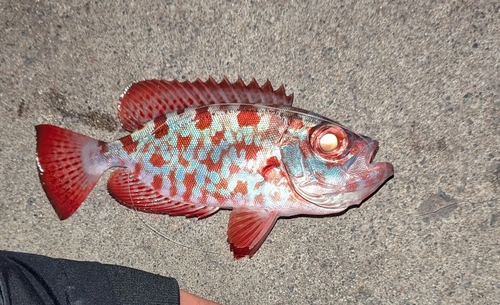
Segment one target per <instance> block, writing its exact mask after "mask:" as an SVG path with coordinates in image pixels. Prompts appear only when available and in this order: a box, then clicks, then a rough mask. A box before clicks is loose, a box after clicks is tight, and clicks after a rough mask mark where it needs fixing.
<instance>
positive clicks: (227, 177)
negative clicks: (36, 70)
mask: <svg viewBox="0 0 500 305" xmlns="http://www.w3.org/2000/svg"><path fill="white" fill-rule="evenodd" d="M292 99H293V96H292V95H289V96H287V95H286V94H285V90H284V87H283V86H281V87H280V88H279V89H278V90H274V89H273V88H272V86H271V84H270V83H269V81H267V82H266V83H265V84H264V85H263V86H259V85H258V84H257V82H256V81H255V80H252V82H250V83H249V84H248V85H246V84H245V83H244V82H243V81H242V80H241V79H238V81H236V82H235V83H230V82H229V81H228V80H227V79H226V78H224V79H223V80H222V81H221V82H220V83H217V82H216V81H214V80H213V79H212V78H209V79H208V80H207V81H206V82H203V81H200V80H197V81H194V82H189V81H184V82H178V81H176V80H174V81H165V80H147V81H142V82H138V83H135V84H133V85H132V86H131V87H130V88H128V90H127V91H126V92H125V94H124V95H123V96H122V98H121V100H120V104H119V107H118V112H119V113H118V115H119V118H120V121H121V123H122V125H123V127H124V128H125V129H126V130H128V131H130V132H132V133H131V134H130V135H127V136H125V137H123V138H121V139H118V140H116V141H113V142H109V143H106V142H102V141H99V140H95V139H92V138H90V137H87V136H85V135H81V134H78V133H74V132H72V131H69V130H66V129H62V128H59V127H56V126H52V125H38V126H36V133H37V162H38V170H39V174H40V180H41V182H42V185H43V188H44V190H45V193H46V194H47V197H48V199H49V200H50V202H51V203H52V205H53V207H54V209H55V210H56V212H57V214H58V215H59V218H60V219H66V218H68V217H69V216H71V214H73V213H74V212H75V211H76V210H77V209H78V207H79V206H80V205H81V204H82V202H83V201H84V200H85V198H86V197H87V196H88V194H89V193H90V191H91V190H92V188H93V187H94V186H95V184H96V183H97V181H98V180H99V178H100V177H101V175H102V174H103V173H104V171H106V170H107V169H109V168H112V167H118V168H119V169H117V170H115V171H114V172H113V173H112V174H111V177H110V178H109V181H108V190H109V193H110V194H111V195H112V196H113V197H114V198H115V199H116V200H117V201H118V202H120V203H121V204H123V205H125V206H127V207H130V208H133V209H137V210H141V211H145V212H150V213H160V214H168V215H184V216H186V217H198V218H203V217H206V216H209V215H211V214H213V213H215V212H217V211H218V210H219V209H232V211H231V214H230V217H229V228H228V242H229V243H230V245H231V250H232V251H233V253H234V256H235V257H236V258H240V257H243V256H250V257H251V256H252V255H253V254H255V252H256V251H257V250H258V249H259V247H260V246H261V245H262V243H263V242H264V240H265V238H266V237H267V235H268V234H269V232H270V231H271V230H272V228H273V226H274V224H275V222H276V220H277V219H278V217H282V216H293V215H301V214H302V215H326V214H334V213H338V212H341V211H343V210H345V209H346V208H347V207H349V206H352V205H357V204H359V203H360V202H361V201H362V200H363V199H365V198H366V197H367V196H369V195H370V194H371V193H373V192H374V191H375V190H376V189H377V188H378V187H379V186H380V185H381V184H382V183H383V182H384V181H385V180H386V179H388V178H389V177H390V176H392V175H393V167H392V165H391V164H390V163H386V162H380V163H373V162H372V158H373V156H374V154H375V152H376V150H377V146H378V144H377V142H376V141H373V140H372V139H370V138H368V137H365V136H361V135H357V134H355V133H353V132H352V131H350V130H349V129H347V128H346V127H344V126H342V125H341V124H339V123H337V122H335V121H332V120H330V119H328V118H325V117H322V116H320V115H318V114H314V113H311V112H308V111H305V110H302V109H298V108H294V107H292V106H291V104H292Z"/></svg>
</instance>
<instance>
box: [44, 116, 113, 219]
mask: <svg viewBox="0 0 500 305" xmlns="http://www.w3.org/2000/svg"><path fill="white" fill-rule="evenodd" d="M35 129H36V138H37V145H36V150H37V163H38V164H37V165H38V173H39V176H40V181H41V182H42V186H43V189H44V191H45V194H47V197H48V199H49V201H50V203H51V204H52V206H53V207H54V209H55V210H56V213H57V215H58V216H59V218H60V219H61V220H64V219H66V218H68V217H70V216H71V215H72V214H73V213H74V212H75V211H76V210H77V209H78V208H79V207H80V205H81V204H82V202H83V201H84V200H85V198H87V196H88V195H89V193H90V191H92V189H93V188H94V186H95V185H96V183H97V181H99V178H100V177H101V175H102V173H103V172H104V171H105V170H106V169H108V168H109V166H108V165H107V162H106V157H105V156H104V154H103V153H104V152H105V151H106V150H107V145H106V143H105V142H102V141H98V140H95V139H92V138H90V137H87V136H84V135H81V134H78V133H75V132H72V131H70V130H67V129H63V128H60V127H56V126H52V125H38V126H35Z"/></svg>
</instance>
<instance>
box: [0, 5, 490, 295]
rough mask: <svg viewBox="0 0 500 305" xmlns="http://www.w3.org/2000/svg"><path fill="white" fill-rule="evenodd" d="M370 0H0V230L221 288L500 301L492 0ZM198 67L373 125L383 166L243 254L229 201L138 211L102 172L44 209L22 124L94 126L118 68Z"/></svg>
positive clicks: (192, 73) (91, 130)
mask: <svg viewBox="0 0 500 305" xmlns="http://www.w3.org/2000/svg"><path fill="white" fill-rule="evenodd" d="M367 2H369V3H362V2H360V1H350V0H348V1H329V2H327V1H318V2H312V1H298V2H297V1H279V2H278V1H272V2H271V1H269V2H267V1H245V2H243V3H242V2H239V1H224V2H223V1H170V2H166V1H120V2H118V1H73V2H70V1H44V0H41V1H23V4H21V3H18V1H8V0H7V1H1V3H0V20H1V22H0V28H1V34H0V109H1V113H2V117H1V120H0V127H1V131H2V132H1V135H0V171H1V176H0V178H1V179H2V180H1V183H0V185H1V186H2V187H1V188H0V198H1V199H0V248H2V249H8V250H19V251H26V252H32V253H39V254H45V255H50V256H55V257H63V258H69V259H78V260H93V261H100V262H105V263H112V264H121V265H126V266H131V267H135V268H139V269H143V270H147V271H150V272H156V273H159V274H162V275H169V276H173V277H175V278H177V279H178V281H179V283H180V285H181V287H182V288H184V289H187V290H189V291H192V292H193V293H196V294H199V295H201V296H203V297H206V298H209V299H213V300H215V301H218V302H220V303H223V304H334V303H335V304H495V303H496V304H498V303H499V300H500V205H499V197H500V195H499V193H500V192H499V187H500V153H499V147H500V131H499V130H500V129H499V128H500V126H499V123H500V49H499V48H500V31H499V29H500V12H499V10H500V4H498V2H496V1H425V2H413V3H412V4H408V3H406V2H392V1H367ZM209 75H212V76H214V77H215V78H217V79H221V78H222V76H224V75H227V76H228V77H229V78H230V79H231V80H235V79H236V78H237V77H238V76H241V77H242V78H243V79H244V80H246V81H247V82H248V81H250V80H251V78H252V77H255V78H256V79H257V80H258V81H259V82H260V83H263V82H264V81H265V80H266V79H270V80H271V81H272V83H273V84H275V85H276V86H277V85H279V84H281V83H284V84H285V86H286V89H287V92H294V94H295V105H296V106H298V107H301V108H305V109H308V110H312V111H315V112H318V113H320V114H322V115H324V116H327V117H330V118H333V119H335V120H337V121H339V122H341V123H343V124H345V125H347V126H349V127H350V128H352V129H353V130H355V131H357V132H359V133H361V134H365V135H368V136H371V137H373V138H375V139H377V140H379V142H380V149H379V153H378V155H377V157H376V160H379V161H382V160H384V161H390V162H392V163H393V165H394V168H395V175H394V178H393V179H392V180H390V181H388V182H387V183H386V184H385V185H384V186H383V187H382V188H381V189H380V190H379V191H378V192H377V193H376V194H375V195H374V196H372V197H371V198H370V199H369V200H368V201H367V202H365V203H364V204H363V205H361V206H360V207H359V208H353V209H350V210H349V211H347V212H346V213H344V214H342V215H339V216H336V217H325V218H308V217H298V218H294V219H282V220H279V221H278V223H277V225H276V227H275V228H274V230H273V231H272V232H271V234H270V236H269V237H268V239H267V240H266V242H265V243H264V244H263V246H262V248H261V249H260V250H259V251H258V252H257V254H256V255H255V256H254V257H253V258H252V259H243V260H239V261H235V260H233V258H232V255H231V253H230V252H229V247H228V245H227V243H226V226H227V220H228V214H229V213H228V212H227V211H222V212H219V213H217V214H216V215H214V216H212V217H209V218H207V219H204V220H202V221H196V220H193V219H185V218H183V217H167V216H155V215H145V214H140V215H139V214H137V213H135V212H134V211H132V210H130V209H127V208H125V207H123V206H121V205H119V204H118V203H117V202H115V201H114V200H113V199H112V198H111V197H110V196H109V195H108V194H107V191H106V180H107V177H108V176H109V172H108V173H106V174H105V176H104V177H103V178H102V179H101V180H100V182H99V184H98V185H97V187H96V188H95V189H94V191H93V192H92V193H91V195H90V197H89V198H88V199H87V200H86V202H85V203H84V205H83V206H82V208H81V209H80V210H78V212H77V213H76V214H75V215H73V216H72V217H71V218H70V219H68V220H66V221H64V222H61V221H59V220H58V218H57V217H56V215H55V213H54V212H53V210H52V207H51V206H50V204H49V202H48V200H47V198H46V197H45V194H44V192H43V190H42V188H41V186H40V183H39V181H38V177H37V171H36V163H35V132H34V128H33V126H34V125H36V124H40V123H50V124H55V125H59V126H63V127H66V128H69V129H72V130H75V131H78V132H80V133H84V134H88V135H90V136H93V137H96V138H99V139H102V140H107V141H109V140H112V139H116V138H117V137H119V136H121V135H124V134H126V133H125V132H124V131H123V130H121V129H120V127H119V123H118V120H117V116H116V105H117V101H118V98H119V96H120V95H121V93H122V92H123V90H124V89H125V88H126V86H127V85H128V84H130V83H132V82H135V81H138V80H142V79H149V78H165V79H181V80H184V79H190V80H194V79H196V78H198V77H199V78H202V79H206V78H207V77H208V76H209ZM143 221H144V222H145V223H146V224H147V225H148V226H151V227H153V228H155V229H157V230H158V231H159V232H161V233H162V234H163V235H165V236H166V237H168V238H170V239H171V240H174V241H176V242H177V243H176V242H172V241H169V240H166V239H165V238H164V237H162V236H159V235H158V234H157V233H155V232H154V231H152V230H151V229H150V228H149V227H148V226H146V225H145V223H143ZM179 243H180V244H182V245H179Z"/></svg>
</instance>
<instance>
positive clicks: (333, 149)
mask: <svg viewBox="0 0 500 305" xmlns="http://www.w3.org/2000/svg"><path fill="white" fill-rule="evenodd" d="M309 142H310V144H311V147H312V149H313V150H314V151H315V152H316V153H317V154H318V155H320V156H321V157H323V158H325V159H328V160H332V158H337V157H341V156H342V155H343V154H344V152H345V151H346V148H347V146H348V144H349V143H348V142H349V139H348V137H347V134H346V133H345V131H344V130H343V129H342V127H340V126H336V125H321V126H318V127H316V128H314V129H313V130H312V133H311V134H310V138H309Z"/></svg>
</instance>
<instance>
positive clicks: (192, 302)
mask: <svg viewBox="0 0 500 305" xmlns="http://www.w3.org/2000/svg"><path fill="white" fill-rule="evenodd" d="M180 296H181V305H220V304H219V303H215V302H212V301H209V300H205V299H202V298H200V297H197V296H195V295H192V294H190V293H189V292H187V291H184V290H180Z"/></svg>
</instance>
